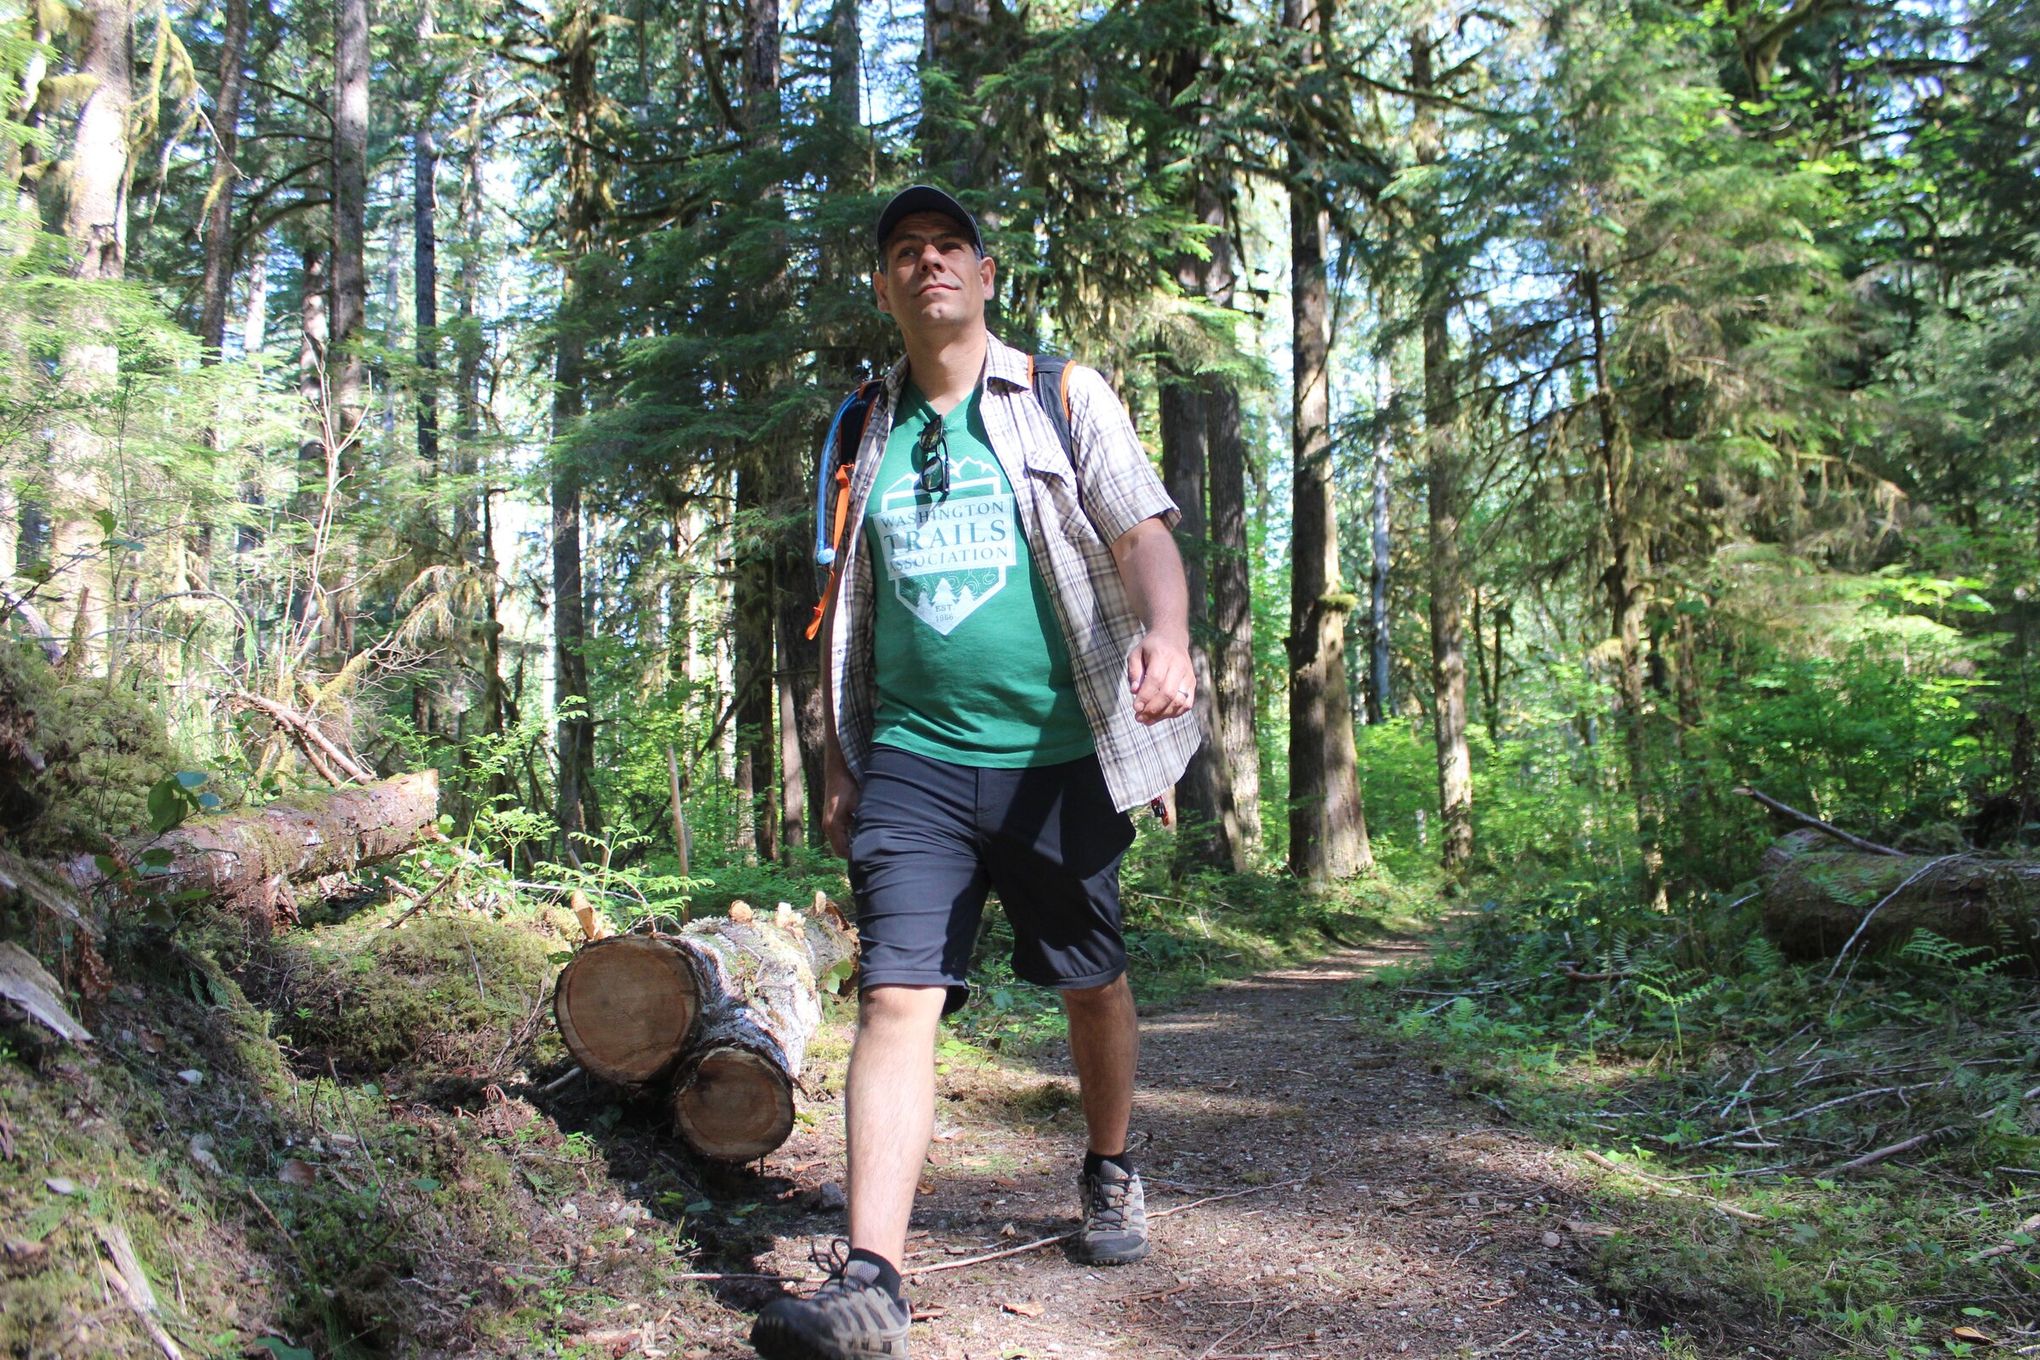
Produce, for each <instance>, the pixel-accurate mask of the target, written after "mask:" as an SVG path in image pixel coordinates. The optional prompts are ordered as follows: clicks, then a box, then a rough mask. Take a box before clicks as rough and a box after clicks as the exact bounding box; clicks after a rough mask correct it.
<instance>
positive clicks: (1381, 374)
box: [1367, 358, 1395, 724]
mask: <svg viewBox="0 0 2040 1360" xmlns="http://www.w3.org/2000/svg"><path fill="white" fill-rule="evenodd" d="M1374 390H1375V395H1376V408H1377V410H1378V411H1379V412H1381V415H1380V422H1379V423H1380V428H1379V429H1378V430H1376V431H1375V434H1374V457H1373V459H1372V460H1370V463H1369V471H1370V474H1371V482H1372V487H1371V489H1372V500H1371V504H1370V506H1369V523H1370V532H1369V535H1368V549H1369V553H1370V556H1371V567H1370V570H1369V571H1368V573H1367V620H1368V628H1367V721H1368V722H1369V723H1370V724H1379V723H1384V722H1387V721H1388V715H1389V714H1391V713H1393V712H1395V695H1394V693H1393V691H1392V686H1393V680H1392V678H1391V672H1390V662H1391V661H1392V660H1393V655H1394V654H1393V653H1392V652H1391V651H1390V649H1389V643H1390V639H1389V620H1388V572H1389V547H1390V542H1391V540H1390V537H1389V531H1390V529H1391V528H1392V525H1391V523H1390V520H1389V492H1390V490H1391V488H1392V485H1393V482H1392V479H1393V476H1394V472H1395V436H1394V433H1393V431H1392V430H1391V428H1390V425H1389V422H1388V418H1387V411H1388V406H1389V400H1390V398H1391V397H1392V396H1393V388H1392V385H1391V383H1390V380H1389V371H1388V360H1387V359H1385V358H1384V359H1381V360H1380V361H1379V364H1378V369H1377V373H1376V382H1375V387H1374Z"/></svg>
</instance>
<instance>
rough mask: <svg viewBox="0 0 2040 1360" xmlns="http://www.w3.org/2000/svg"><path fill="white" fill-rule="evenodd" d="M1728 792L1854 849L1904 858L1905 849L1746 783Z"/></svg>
mask: <svg viewBox="0 0 2040 1360" xmlns="http://www.w3.org/2000/svg"><path fill="white" fill-rule="evenodd" d="M1729 792H1730V793H1733V794H1736V795H1738V796H1740V797H1743V798H1754V799H1755V800H1756V801H1757V802H1759V803H1762V804H1763V805H1764V806H1765V807H1767V808H1769V809H1771V811H1773V812H1776V813H1781V814H1783V815H1784V816H1787V817H1790V818H1792V819H1793V820H1794V821H1796V822H1800V823H1803V824H1804V825H1806V826H1810V827H1812V828H1813V829H1814V830H1816V831H1824V832H1826V833H1827V834H1828V835H1830V836H1833V837H1834V838H1835V839H1836V840H1838V841H1840V842H1841V843H1842V844H1844V845H1853V846H1854V847H1856V849H1858V850H1863V851H1867V852H1868V853H1870V854H1873V855H1891V856H1893V857H1894V858H1898V859H1903V858H1905V851H1903V850H1894V849H1892V848H1891V847H1890V846H1888V845H1879V844H1878V843H1877V842H1876V841H1866V840H1864V839H1863V838H1862V837H1861V836H1854V835H1851V834H1849V833H1848V832H1846V831H1844V830H1842V829H1841V828H1840V827H1838V826H1836V825H1835V824H1834V823H1833V822H1824V821H1822V820H1821V819H1820V818H1818V817H1816V816H1814V815H1813V814H1812V813H1810V812H1801V811H1800V810H1799V809H1798V808H1796V807H1791V806H1788V805H1787V804H1784V803H1781V802H1779V801H1778V800H1777V799H1775V798H1773V797H1772V796H1771V795H1770V794H1768V793H1763V792H1760V791H1758V790H1756V789H1753V788H1750V787H1748V786H1747V785H1739V786H1738V787H1736V788H1733V789H1730V790H1729Z"/></svg>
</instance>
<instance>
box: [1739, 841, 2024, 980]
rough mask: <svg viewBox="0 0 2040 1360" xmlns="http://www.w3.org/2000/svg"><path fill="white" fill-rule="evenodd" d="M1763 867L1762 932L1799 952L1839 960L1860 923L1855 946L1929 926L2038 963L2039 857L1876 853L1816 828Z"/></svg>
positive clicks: (1776, 848) (1783, 845) (1773, 852)
mask: <svg viewBox="0 0 2040 1360" xmlns="http://www.w3.org/2000/svg"><path fill="white" fill-rule="evenodd" d="M1761 873H1762V876H1763V893H1764V896H1763V906H1764V933H1765V934H1766V935H1767V936H1769V937H1770V938H1771V940H1772V941H1773V942H1774V943H1775V944H1777V946H1778V947H1779V948H1780V949H1782V950H1784V951H1785V952H1786V953H1787V954H1789V955H1791V956H1792V957H1794V958H1801V959H1822V958H1832V957H1834V956H1835V954H1836V953H1837V952H1839V951H1840V950H1841V948H1842V946H1843V945H1845V944H1847V943H1848V942H1849V940H1850V939H1851V938H1852V937H1854V936H1856V932H1857V930H1858V929H1859V928H1860V929H1861V931H1862V935H1861V936H1860V938H1857V939H1856V943H1855V946H1854V950H1852V952H1857V951H1860V952H1863V953H1874V952H1876V951H1878V950H1882V949H1890V948H1894V947H1897V946H1900V945H1903V944H1905V943H1906V941H1908V940H1910V939H1912V938H1913V933H1914V932H1915V931H1918V930H1926V931H1931V932H1932V933H1933V934H1935V935H1939V936H1941V937H1942V938H1943V939H1946V940H1950V941H1953V942H1954V943H1955V944H1957V945H1961V946H1965V947H1968V948H1972V949H1987V950H1990V951H1992V952H1993V953H1999V952H2003V953H2010V954H2012V955H2014V956H2017V957H2021V958H2023V959H2025V960H2026V962H2027V963H2028V964H2033V963H2040V862H2035V861H2032V860H2007V859H1995V858H1986V857H1984V856H1981V855H1974V854H1969V855H1944V856H1939V857H1935V856H1930V855H1878V854H1872V853H1869V852H1867V851H1863V850H1858V849H1855V848H1853V847H1851V846H1847V845H1843V844H1841V843H1840V842H1838V841H1836V840H1834V839H1833V838H1831V837H1830V836H1828V834H1827V833H1826V832H1824V831H1818V830H1815V829H1813V828H1811V827H1809V828H1807V829H1805V830H1802V831H1795V832H1793V833H1791V834H1790V835H1788V836H1785V837H1783V838H1782V839H1780V840H1778V841H1776V842H1774V843H1773V844H1772V846H1771V847H1770V849H1768V850H1766V851H1765V852H1764V860H1763V866H1762V869H1761ZM1873 908H1874V914H1873ZM1866 918H1867V924H1866V923H1865V922H1866Z"/></svg>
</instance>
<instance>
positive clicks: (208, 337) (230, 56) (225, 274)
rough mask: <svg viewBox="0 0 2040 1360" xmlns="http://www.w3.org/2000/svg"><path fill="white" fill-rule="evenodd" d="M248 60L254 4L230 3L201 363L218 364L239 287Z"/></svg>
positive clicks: (208, 220) (208, 216)
mask: <svg viewBox="0 0 2040 1360" xmlns="http://www.w3.org/2000/svg"><path fill="white" fill-rule="evenodd" d="M247 56H248V0H227V6H226V26H225V28H224V29H223V30H222V31H221V34H220V92H219V97H218V98H217V99H215V100H214V101H213V119H212V129H213V140H214V146H215V150H214V152H213V174H212V186H211V188H210V189H208V190H207V193H208V199H207V202H206V208H205V275H204V280H203V282H202V283H201V284H200V292H201V295H202V298H203V300H202V302H201V303H200V306H199V321H198V339H199V343H200V344H201V345H202V346H203V347H204V348H203V350H202V351H201V360H202V362H205V363H217V362H218V361H219V355H220V350H221V348H222V347H223V346H224V345H225V344H226V339H227V296H228V294H229V293H231V292H232V291H233V284H234V181H235V180H236V179H238V178H239V177H240V170H239V168H238V167H236V166H235V164H234V156H235V155H236V153H237V152H238V150H239V147H240V139H241V127H240V124H241V90H242V88H243V86H244V84H245V78H244V74H243V72H242V65H243V63H245V62H246V60H247Z"/></svg>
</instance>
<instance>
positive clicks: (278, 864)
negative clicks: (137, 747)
mask: <svg viewBox="0 0 2040 1360" xmlns="http://www.w3.org/2000/svg"><path fill="white" fill-rule="evenodd" d="M438 814H439V775H438V773H437V772H436V771H433V770H420V771H417V772H415V773H412V774H400V775H397V776H395V777H394V778H390V779H384V780H381V781H379V782H377V783H374V784H365V785H362V786H361V787H358V788H343V789H335V790H333V791H332V792H330V793H321V794H316V795H312V796H310V797H305V798H292V799H282V800H279V801H277V802H274V803H270V804H268V805H267V806H264V807H260V808H250V809H248V810H246V811H243V812H230V813H226V814H224V815H221V816H201V817H193V818H191V819H190V820H189V821H187V822H185V823H184V824H183V825H182V826H179V827H177V828H176V829H175V830H172V831H169V832H166V833H164V834H163V835H161V836H157V837H154V838H153V839H151V840H148V841H145V842H142V843H140V844H138V845H136V846H134V847H131V851H132V853H131V855H130V858H131V859H134V858H138V857H139V856H140V854H141V853H142V851H144V850H151V849H162V850H167V851H169V852H170V857H171V858H170V862H169V864H168V865H167V866H165V867H164V868H163V869H162V870H161V871H160V872H159V873H157V874H154V875H152V876H151V878H150V884H151V886H152V888H160V890H161V891H163V892H166V893H175V892H182V891H186V890H193V891H196V892H199V893H202V894H203V895H204V896H206V897H207V898H210V899H211V900H213V901H214V902H216V903H217V904H218V905H219V906H220V907H222V908H223V909H225V910H226V911H229V912H231V913H233V914H235V915H237V916H240V917H241V918H242V919H244V920H245V921H247V922H248V924H249V925H250V926H252V927H255V928H256V929H259V930H263V931H270V930H274V929H275V927H276V924H277V922H278V921H279V920H284V921H295V920H296V919H297V895H296V893H295V891H294V890H293V888H292V884H294V883H302V882H305V881H307V880H311V879H316V878H320V877H323V876H325V875H328V874H342V873H347V872H350V871H352V870H354V869H357V868H360V867H361V866H362V865H365V864H374V863H377V862H378V861H381V860H385V859H390V858H392V857H393V856H396V855H400V854H403V853H404V852H405V851H407V850H410V849H412V848H413V847H415V846H416V845H417V844H418V843H419V842H420V841H421V840H423V839H424V838H425V837H426V836H427V835H428V834H429V833H430V832H431V831H432V829H433V823H434V820H435V818H437V816H438ZM63 873H64V877H65V878H66V879H68V880H69V882H70V883H71V884H72V885H73V886H74V887H76V888H78V889H80V890H82V891H87V892H89V891H91V890H93V889H95V888H99V887H103V886H105V884H106V883H107V881H108V875H107V873H106V872H105V871H104V870H103V869H102V868H100V866H99V863H98V861H97V859H96V858H95V857H94V856H90V855H81V856H78V857H76V858H74V859H72V860H70V861H68V862H67V863H66V864H64V865H63Z"/></svg>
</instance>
